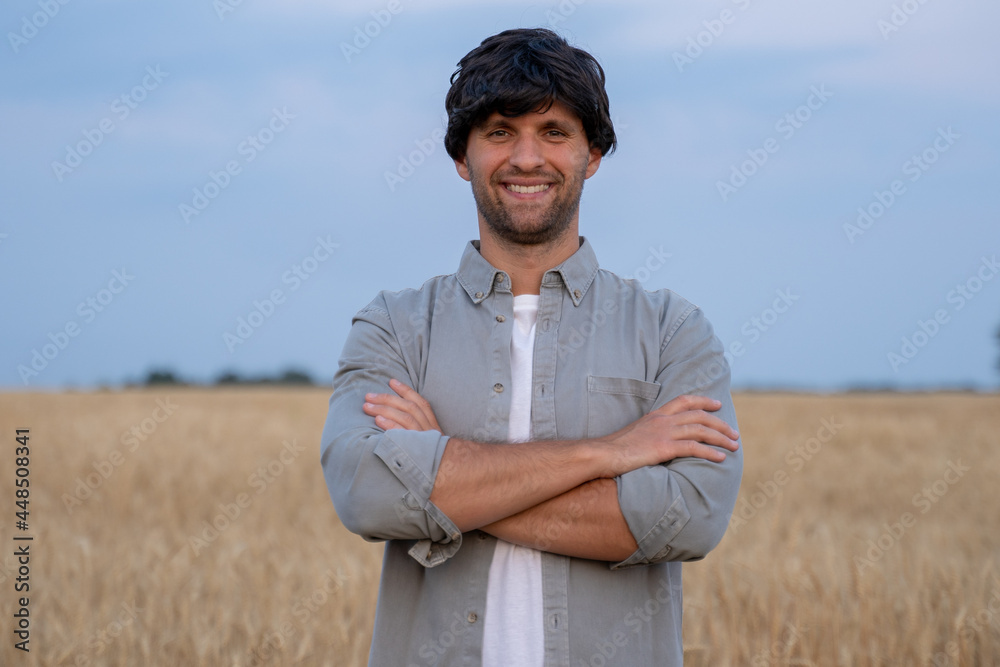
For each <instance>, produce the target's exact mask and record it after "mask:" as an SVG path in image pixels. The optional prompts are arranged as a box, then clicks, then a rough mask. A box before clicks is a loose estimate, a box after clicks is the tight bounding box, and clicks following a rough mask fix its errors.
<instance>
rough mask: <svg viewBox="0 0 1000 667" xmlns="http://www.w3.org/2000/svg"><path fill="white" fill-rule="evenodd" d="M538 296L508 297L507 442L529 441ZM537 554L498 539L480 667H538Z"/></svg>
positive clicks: (541, 652)
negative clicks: (511, 320)
mask: <svg viewBox="0 0 1000 667" xmlns="http://www.w3.org/2000/svg"><path fill="white" fill-rule="evenodd" d="M538 298H539V297H538V295H537V294H522V295H520V296H515V297H514V326H513V330H514V331H513V334H512V336H511V341H510V371H511V385H512V386H511V388H510V389H511V396H510V425H509V427H508V431H507V435H508V439H509V440H510V441H511V442H527V441H529V440H531V360H532V354H533V352H534V347H535V320H536V318H537V315H538ZM542 609H543V602H542V552H541V551H538V550H536V549H529V548H527V547H522V546H518V545H516V544H511V543H510V542H504V541H503V540H499V541H498V542H497V547H496V551H495V552H494V554H493V562H492V563H491V564H490V576H489V582H488V584H487V587H486V614H485V616H486V618H485V619H484V621H483V622H484V624H485V626H484V628H483V633H484V635H483V667H510V666H511V665H517V667H542V664H543V663H544V662H545V628H544V624H543V620H542Z"/></svg>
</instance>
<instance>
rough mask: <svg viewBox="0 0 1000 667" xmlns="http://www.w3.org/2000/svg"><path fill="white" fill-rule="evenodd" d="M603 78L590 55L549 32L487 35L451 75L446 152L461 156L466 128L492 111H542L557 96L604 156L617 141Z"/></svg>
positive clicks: (529, 30)
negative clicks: (572, 112) (580, 122)
mask: <svg viewBox="0 0 1000 667" xmlns="http://www.w3.org/2000/svg"><path fill="white" fill-rule="evenodd" d="M604 82H605V77H604V70H603V69H602V68H601V65H600V63H598V62H597V60H596V59H595V58H594V57H593V56H592V55H590V54H589V53H587V52H586V51H584V50H583V49H578V48H576V47H574V46H570V45H569V43H568V42H567V41H566V40H565V39H563V38H562V37H560V36H559V35H557V34H556V33H554V32H552V31H551V30H546V29H545V28H522V29H517V30H505V31H503V32H501V33H499V34H496V35H493V36H492V37H487V38H486V39H485V40H483V43H482V44H480V45H479V46H478V47H476V48H475V49H473V50H472V51H470V52H469V53H468V54H467V55H466V56H465V57H464V58H462V59H461V60H460V61H459V62H458V69H457V70H455V73H454V74H452V75H451V89H449V90H448V95H447V96H446V97H445V101H444V106H445V109H446V110H447V112H448V131H447V133H446V134H445V137H444V147H445V150H446V151H448V155H450V156H451V157H452V159H454V160H462V159H464V158H465V149H466V145H467V144H468V141H469V132H471V131H472V129H473V128H474V127H476V126H477V125H478V124H479V123H482V122H483V121H485V120H486V118H487V117H488V116H489V115H490V114H492V113H493V112H494V111H498V112H500V113H501V114H502V115H504V116H507V117H514V116H520V115H523V114H526V113H528V112H529V111H540V112H543V113H544V112H545V111H546V110H548V108H549V107H550V106H552V103H553V102H554V101H556V100H558V101H559V102H562V103H563V104H565V105H566V106H568V107H569V108H571V109H572V110H573V111H574V112H576V115H577V116H579V117H580V120H581V121H582V123H583V129H584V131H585V132H586V133H587V139H588V141H589V142H590V147H591V148H598V149H600V151H601V155H602V156H603V155H609V154H610V153H612V152H614V150H615V146H616V144H617V140H616V139H615V128H614V126H613V125H612V123H611V115H610V109H609V107H610V104H609V102H608V94H607V92H606V91H605V90H604Z"/></svg>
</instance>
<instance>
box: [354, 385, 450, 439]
mask: <svg viewBox="0 0 1000 667" xmlns="http://www.w3.org/2000/svg"><path fill="white" fill-rule="evenodd" d="M365 400H366V401H367V402H368V403H371V404H373V405H380V406H385V407H388V408H392V409H394V410H396V411H398V412H400V413H406V414H407V415H409V416H410V417H411V418H413V419H414V420H416V421H415V423H416V424H417V427H419V429H420V430H423V431H426V430H429V429H431V428H436V427H435V426H434V425H433V424H432V423H431V420H429V419H428V418H427V415H426V414H425V413H424V412H423V411H422V410H421V409H420V407H419V406H418V405H416V404H415V403H414V402H413V401H408V400H406V399H405V398H401V397H399V396H394V395H392V394H365Z"/></svg>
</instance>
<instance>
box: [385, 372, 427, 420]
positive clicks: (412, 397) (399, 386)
mask: <svg viewBox="0 0 1000 667" xmlns="http://www.w3.org/2000/svg"><path fill="white" fill-rule="evenodd" d="M389 388H390V389H392V390H393V391H394V392H396V393H397V394H399V395H400V396H401V397H402V398H404V399H406V400H408V401H411V402H412V403H413V404H414V405H415V406H416V407H417V408H418V409H419V410H420V412H421V414H422V415H423V421H424V422H425V423H426V424H427V428H433V429H437V430H440V429H439V427H438V423H437V417H435V416H434V410H433V408H431V404H430V403H428V402H427V399H426V398H424V397H423V396H421V395H420V394H419V393H418V392H417V391H416V390H415V389H413V388H412V387H410V386H408V385H406V384H404V383H403V382H400V381H399V380H397V379H396V378H392V379H391V380H389Z"/></svg>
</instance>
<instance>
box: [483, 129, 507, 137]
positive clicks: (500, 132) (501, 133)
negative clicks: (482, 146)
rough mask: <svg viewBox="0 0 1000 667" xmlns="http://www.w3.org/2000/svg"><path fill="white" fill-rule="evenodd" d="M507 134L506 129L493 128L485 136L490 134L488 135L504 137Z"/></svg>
mask: <svg viewBox="0 0 1000 667" xmlns="http://www.w3.org/2000/svg"><path fill="white" fill-rule="evenodd" d="M508 134H509V132H507V130H504V129H496V130H493V131H492V132H490V133H489V134H488V135H487V136H490V137H506V136H508Z"/></svg>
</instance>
